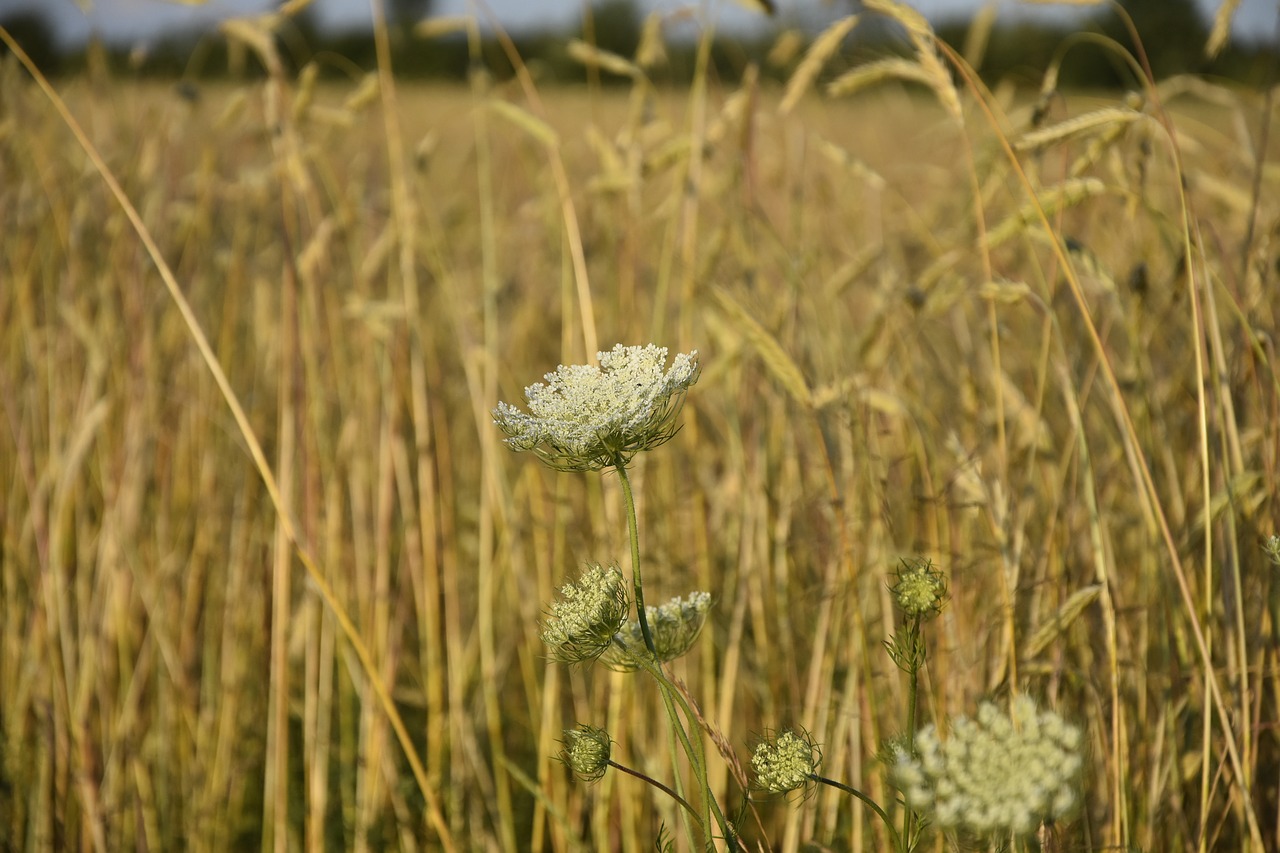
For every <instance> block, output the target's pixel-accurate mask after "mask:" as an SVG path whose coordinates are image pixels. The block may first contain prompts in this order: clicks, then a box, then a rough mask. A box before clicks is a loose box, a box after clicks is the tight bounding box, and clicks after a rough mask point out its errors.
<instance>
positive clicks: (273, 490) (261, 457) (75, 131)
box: [0, 27, 456, 853]
mask: <svg viewBox="0 0 1280 853" xmlns="http://www.w3.org/2000/svg"><path fill="white" fill-rule="evenodd" d="M0 41H2V42H4V44H5V46H6V47H7V48H8V49H9V50H10V51H12V52H13V55H14V56H16V57H17V58H18V61H19V62H20V63H22V66H23V67H24V68H26V70H27V72H28V73H29V74H30V75H31V76H32V79H34V80H35V81H36V84H37V85H38V86H39V87H40V89H41V91H43V92H44V94H45V96H46V97H47V98H48V99H49V101H50V103H52V104H53V108H54V110H55V111H56V112H57V113H58V116H59V117H60V118H61V119H62V121H63V123H64V124H65V125H66V126H67V129H68V130H70V131H71V134H72V135H73V136H74V137H75V138H76V142H77V143H79V145H80V147H81V149H82V150H83V151H84V152H85V156H87V157H88V158H89V162H91V163H92V164H93V167H94V169H95V170H96V171H97V172H98V174H99V175H101V176H102V180H103V182H104V183H106V185H107V189H108V190H110V192H111V195H112V197H113V198H114V199H115V200H116V203H117V204H119V205H120V209H121V210H123V211H124V214H125V216H126V217H127V218H128V220H129V224H130V225H132V226H133V230H134V233H135V234H137V235H138V239H139V240H141V241H142V245H143V248H145V249H146V250H147V254H148V256H150V258H151V261H152V263H154V264H155V265H156V271H157V272H158V273H159V274H160V278H161V280H162V281H163V282H164V285H165V289H166V290H168V292H169V296H170V297H171V298H172V299H173V302H174V304H175V305H176V306H177V308H178V313H179V314H181V315H182V320H183V322H184V323H185V324H186V326H187V331H188V332H189V333H190V334H191V339H192V341H193V342H194V343H195V345H196V349H197V350H199V352H200V357H201V359H203V361H204V363H205V366H206V367H208V368H209V372H210V373H211V374H212V375H213V380H214V382H215V383H216V384H217V386H218V391H219V392H220V393H221V394H222V397H223V399H224V400H225V401H226V403H227V408H229V409H230V410H231V415H232V417H233V418H234V419H235V422H236V426H237V427H238V428H239V430H240V435H241V437H242V438H243V439H244V441H245V444H246V446H247V447H248V449H249V455H250V457H251V458H252V459H253V463H254V466H255V467H256V468H257V470H258V475H259V476H260V477H261V478H262V484H263V486H265V487H266V490H267V494H268V496H269V497H270V498H271V505H272V506H273V507H274V508H275V510H276V515H277V517H278V518H279V520H280V525H281V527H282V528H283V531H284V534H285V537H286V538H287V539H288V541H289V544H290V545H292V546H293V548H294V550H295V551H296V553H297V555H298V559H299V561H300V562H301V563H302V565H303V567H304V568H305V569H306V570H307V574H308V575H309V576H310V578H311V581H312V584H313V585H314V586H315V589H316V592H317V593H319V595H320V598H321V599H322V600H323V601H324V603H325V606H326V607H328V608H329V611H330V612H331V613H333V616H334V619H336V620H337V622H338V625H339V627H341V628H342V633H343V634H344V635H345V636H346V638H347V640H348V641H349V642H350V643H351V648H352V650H353V651H355V653H356V657H357V658H358V659H359V661H360V668H361V669H362V670H363V671H364V675H365V678H367V679H369V686H370V687H372V688H373V692H374V693H375V694H376V695H377V697H378V702H379V704H381V705H382V708H383V711H384V712H385V713H386V715H387V719H388V720H389V722H390V723H391V727H392V729H394V730H395V733H396V738H397V739H398V740H399V741H400V746H401V748H402V749H403V750H404V754H405V760H406V761H408V762H409V767H410V769H411V770H412V771H413V775H414V778H415V779H416V780H417V783H418V788H419V789H420V790H421V791H422V796H423V799H424V800H425V801H426V808H427V818H428V820H429V821H430V822H431V826H432V828H434V829H435V830H436V834H437V836H438V837H439V839H440V843H441V845H442V846H443V847H444V848H445V850H447V851H450V852H451V853H452V851H454V850H455V849H456V848H455V846H454V843H453V837H452V835H451V834H450V832H449V827H448V825H447V824H446V823H445V820H444V815H443V814H442V813H441V812H440V805H439V801H438V800H437V798H436V793H435V790H434V789H433V788H432V787H431V782H430V781H429V780H428V779H427V773H426V769H425V768H424V767H423V766H422V761H421V760H420V759H419V758H418V753H417V749H416V748H415V747H414V745H413V741H412V740H411V739H410V738H409V731H408V729H406V728H405V725H404V720H403V719H401V717H400V712H399V711H397V710H396V706H395V703H394V701H393V700H392V698H391V693H390V692H389V691H388V690H387V686H386V684H384V683H383V681H382V679H381V678H380V677H379V676H378V671H377V668H376V667H375V666H374V663H373V658H372V656H371V655H370V654H369V648H368V646H366V645H365V643H364V641H363V640H362V639H361V637H360V633H359V631H358V630H357V629H356V626H355V624H354V623H353V622H352V621H351V617H350V616H348V615H347V612H346V610H345V609H344V608H343V606H342V604H341V603H340V602H339V601H338V598H337V596H336V595H335V593H334V591H333V587H331V586H330V585H329V582H328V581H327V580H326V579H325V576H324V574H323V573H322V572H321V571H320V568H319V567H318V566H317V565H316V563H315V560H314V559H312V557H311V554H310V552H308V551H307V549H306V548H305V547H303V545H302V543H301V542H300V541H299V539H298V532H297V528H296V527H295V526H294V523H293V519H292V518H290V516H289V515H288V514H287V513H286V512H285V511H284V500H283V497H282V496H281V492H280V487H279V484H277V482H276V479H275V476H274V475H273V474H272V473H271V468H270V466H269V465H268V463H267V458H266V455H265V454H264V453H263V450H262V445H261V444H260V443H259V442H258V439H257V436H256V435H255V434H254V432H253V427H252V426H251V425H250V423H249V418H248V415H246V414H245V411H244V407H243V406H241V405H240V400H239V397H237V396H236V393H235V390H234V389H233V388H232V387H231V382H230V380H229V379H227V375H226V374H225V373H224V372H223V370H222V367H221V365H220V364H219V363H218V357H217V356H216V355H215V354H214V352H213V348H212V347H211V346H210V345H209V339H208V338H207V337H206V336H205V334H204V330H203V328H202V327H201V326H200V321H199V320H198V319H197V318H196V316H195V312H194V310H193V309H192V308H191V304H190V303H189V302H187V299H186V297H185V296H183V295H182V289H181V288H180V287H179V286H178V281H177V279H176V278H175V277H174V275H173V271H172V270H171V269H170V268H169V265H168V263H167V262H166V261H165V259H164V256H163V255H162V254H161V253H160V247H159V246H157V245H156V242H155V239H154V238H153V237H152V236H151V231H150V229H148V228H147V225H146V223H145V222H143V221H142V216H141V214H139V213H138V210H137V208H135V207H134V206H133V202H131V201H130V200H129V197H128V195H126V194H125V191H124V188H123V187H121V186H120V182H119V181H118V180H117V179H116V177H115V174H114V173H113V172H112V171H111V169H110V167H108V166H107V164H106V161H105V160H103V159H102V155H101V154H100V153H99V152H98V149H97V148H96V147H95V146H94V144H93V142H92V141H91V140H90V139H89V137H88V136H87V135H86V134H85V132H84V129H83V128H82V127H81V126H80V123H79V122H78V121H76V118H75V116H73V115H72V114H71V110H70V109H69V108H68V107H67V104H66V102H65V101H63V100H62V97H61V96H60V95H59V94H58V93H57V91H55V90H54V88H53V86H52V85H51V84H50V83H49V81H48V79H46V78H45V76H44V75H43V74H41V73H40V69H39V68H37V67H36V65H35V63H33V62H32V61H31V57H29V56H28V55H27V54H26V52H25V51H24V50H23V49H22V46H21V45H19V44H18V43H17V42H16V41H15V40H14V38H13V36H11V35H10V34H9V31H8V30H6V29H5V28H4V27H0Z"/></svg>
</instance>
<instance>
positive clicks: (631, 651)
mask: <svg viewBox="0 0 1280 853" xmlns="http://www.w3.org/2000/svg"><path fill="white" fill-rule="evenodd" d="M710 609H711V595H710V594H709V593H706V592H694V593H690V594H689V598H688V599H687V600H686V599H684V598H681V597H680V596H676V597H675V598H673V599H671V600H670V601H668V602H667V603H666V604H663V605H661V606H660V607H653V606H649V607H646V608H645V609H644V610H645V615H646V616H647V617H648V619H649V630H650V631H651V632H652V633H653V648H654V651H655V652H657V657H658V661H659V662H660V663H666V662H668V661H673V660H675V659H676V658H678V657H680V656H682V655H683V654H684V653H685V652H687V651H689V649H690V648H692V646H693V641H694V640H696V639H698V634H700V633H701V632H702V626H703V625H705V624H706V622H707V611H708V610H710ZM647 656H648V649H646V648H645V645H644V636H643V635H642V634H641V631H640V623H639V622H638V621H635V620H629V621H627V622H626V624H624V625H623V626H622V627H621V628H620V629H619V630H618V634H617V638H616V640H615V641H614V642H613V643H612V644H611V645H610V646H609V648H607V649H606V650H605V652H604V654H603V655H601V656H600V662H601V663H602V664H604V665H605V666H607V667H609V668H610V669H613V670H617V671H619V672H632V671H634V670H636V669H639V668H640V664H639V663H638V662H637V660H638V659H639V658H642V657H647Z"/></svg>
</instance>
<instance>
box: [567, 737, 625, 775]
mask: <svg viewBox="0 0 1280 853" xmlns="http://www.w3.org/2000/svg"><path fill="white" fill-rule="evenodd" d="M560 743H561V744H562V745H563V746H564V748H563V749H562V750H560V760H561V761H563V762H564V763H565V764H566V765H567V766H568V767H569V769H570V770H572V771H573V772H574V775H576V776H577V777H578V778H579V779H581V780H583V781H584V782H595V781H596V780H598V779H599V778H600V777H602V776H604V772H605V771H606V770H607V769H609V756H610V754H611V753H612V751H613V741H612V739H610V737H609V733H608V732H606V731H605V730H604V729H599V728H596V727H595V726H588V725H581V726H578V727H577V728H576V729H566V730H565V733H564V740H562V741H560Z"/></svg>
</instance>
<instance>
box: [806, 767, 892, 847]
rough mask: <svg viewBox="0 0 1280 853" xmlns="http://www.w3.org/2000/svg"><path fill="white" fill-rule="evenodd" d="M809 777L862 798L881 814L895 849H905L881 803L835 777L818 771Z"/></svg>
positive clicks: (874, 810)
mask: <svg viewBox="0 0 1280 853" xmlns="http://www.w3.org/2000/svg"><path fill="white" fill-rule="evenodd" d="M809 778H810V779H812V780H813V781H815V782H821V783H822V784H823V785H830V786H831V787H832V788H836V789H838V790H841V791H844V792H845V793H846V794H852V795H853V796H855V797H857V798H858V799H859V800H862V802H863V803H865V804H866V805H867V806H868V807H869V808H870V809H871V810H872V811H873V812H875V813H876V814H877V815H879V817H880V820H881V821H883V822H884V826H885V829H887V830H889V839H890V840H891V841H892V842H893V849H894V850H902V849H903V847H902V836H901V835H899V834H898V831H897V830H896V829H894V828H893V821H892V820H890V819H889V815H887V814H886V813H885V810H884V809H882V808H880V804H879V803H877V802H876V801H875V800H873V799H871V798H870V797H868V796H867V795H866V794H864V793H862V792H861V791H859V790H858V789H857V788H854V787H852V786H850V785H846V784H844V783H843V782H837V781H836V780H835V779H828V778H827V777H826V776H819V775H818V774H817V773H810V774H809ZM908 813H909V812H908Z"/></svg>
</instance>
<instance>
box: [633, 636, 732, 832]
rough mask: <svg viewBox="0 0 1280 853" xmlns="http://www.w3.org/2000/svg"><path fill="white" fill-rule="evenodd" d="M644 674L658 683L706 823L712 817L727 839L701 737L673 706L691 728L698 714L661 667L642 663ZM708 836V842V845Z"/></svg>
mask: <svg viewBox="0 0 1280 853" xmlns="http://www.w3.org/2000/svg"><path fill="white" fill-rule="evenodd" d="M640 665H641V666H642V667H643V668H644V670H645V672H647V673H649V674H650V675H652V676H653V678H654V680H655V681H657V682H658V688H659V689H660V690H661V691H662V700H663V702H664V703H666V706H667V716H668V717H670V718H671V721H672V728H674V729H675V731H676V733H677V735H678V736H679V738H680V742H681V744H682V745H683V746H684V750H685V754H686V755H687V756H688V757H689V763H690V765H691V766H692V767H693V773H694V776H695V777H697V780H698V785H699V786H700V787H701V788H702V796H703V800H704V803H705V806H706V813H705V814H706V818H707V823H708V824H709V823H710V818H711V817H712V816H713V815H714V817H715V819H716V823H717V824H718V825H719V826H720V829H721V831H722V832H723V833H724V834H725V837H726V838H729V837H731V836H732V835H733V833H732V831H731V829H730V827H729V822H728V820H727V819H726V818H725V816H724V812H723V811H721V810H720V804H719V802H717V801H716V798H715V797H714V796H713V795H712V793H711V786H710V785H709V784H708V782H707V756H706V748H705V747H704V746H703V743H702V737H701V735H699V736H698V737H697V738H694V739H691V738H690V737H689V734H688V732H687V731H686V730H685V728H684V725H683V724H682V723H681V722H680V717H679V714H678V712H677V711H676V707H675V706H676V703H679V705H680V709H681V710H682V711H683V712H684V715H685V719H687V720H688V721H689V724H690V726H692V727H695V728H696V727H697V719H698V718H697V715H695V714H694V712H693V708H691V707H690V706H689V703H688V701H687V700H686V699H685V698H684V695H683V694H682V693H681V692H680V691H679V690H677V689H676V687H675V685H674V684H672V683H671V680H670V679H669V678H667V676H666V673H664V672H663V671H662V666H661V664H658V663H656V662H654V661H641V664H640ZM710 840H711V839H710V838H709V837H708V839H707V841H708V843H709V842H710Z"/></svg>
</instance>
